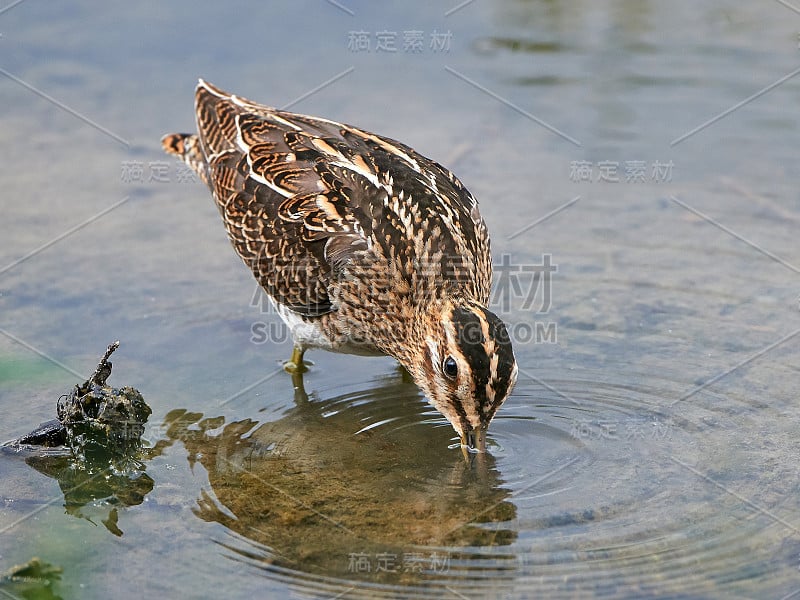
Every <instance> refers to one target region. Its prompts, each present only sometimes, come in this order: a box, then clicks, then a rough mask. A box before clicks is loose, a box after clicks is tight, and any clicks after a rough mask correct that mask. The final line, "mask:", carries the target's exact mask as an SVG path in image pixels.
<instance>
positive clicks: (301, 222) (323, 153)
mask: <svg viewBox="0 0 800 600" xmlns="http://www.w3.org/2000/svg"><path fill="white" fill-rule="evenodd" d="M196 112H197V125H198V132H199V142H200V147H201V150H202V153H203V155H204V156H205V159H206V160H205V162H206V164H207V180H208V181H209V186H210V187H211V189H212V192H213V194H214V197H215V199H216V201H217V204H218V207H219V209H220V212H221V213H222V217H223V220H224V221H225V225H226V227H227V230H228V234H229V236H230V239H231V241H232V242H233V245H234V247H235V248H236V251H237V252H238V254H239V255H240V256H241V257H242V259H243V260H244V261H245V263H247V264H248V266H250V268H251V269H252V270H253V272H254V274H255V275H256V278H257V279H258V281H259V283H260V284H261V285H262V286H264V288H265V289H266V290H267V292H268V293H269V294H270V295H271V296H273V297H274V298H275V299H276V300H277V301H278V302H280V303H281V304H284V305H287V306H288V307H290V308H292V309H293V310H295V311H296V312H299V313H301V314H307V315H319V314H323V313H325V312H328V311H330V310H332V309H333V308H334V303H335V300H334V298H333V296H334V295H335V294H334V293H333V291H332V286H335V282H336V278H337V277H339V276H340V275H341V272H342V270H343V269H345V268H346V266H347V264H348V261H349V260H350V259H351V258H352V257H353V256H354V255H355V254H356V253H360V252H361V253H363V252H365V251H368V250H370V249H371V248H372V246H373V245H378V246H380V248H377V249H376V250H379V251H380V252H379V253H380V254H382V255H383V256H389V255H391V254H393V253H394V252H396V251H397V249H398V248H399V249H401V251H402V249H403V248H405V249H406V250H407V251H408V252H410V253H411V254H413V255H414V256H413V257H412V258H413V259H414V260H416V261H419V260H424V259H425V258H426V257H431V256H433V257H434V260H436V261H437V262H438V264H436V265H433V267H434V268H436V269H437V270H441V269H442V268H452V265H449V263H450V262H453V261H456V260H457V259H458V261H460V262H461V263H466V264H462V267H463V268H459V267H458V266H457V267H456V269H455V270H456V273H455V275H454V276H455V279H456V280H457V283H459V284H463V285H471V286H477V288H478V289H477V293H478V295H479V296H486V297H487V298H488V293H489V292H488V290H489V286H490V284H491V281H490V277H491V265H490V264H489V265H485V264H484V265H480V268H479V267H478V266H476V263H477V262H479V261H484V262H485V261H487V260H490V259H489V258H488V256H489V253H488V234H487V233H486V228H485V225H484V223H483V220H482V219H481V217H480V214H479V213H478V210H477V203H476V202H475V200H474V198H473V197H472V196H471V195H470V194H469V192H468V191H467V190H466V189H465V188H464V186H463V185H462V184H461V182H460V181H458V179H456V178H455V176H454V175H453V174H452V173H450V172H449V171H447V170H446V169H444V168H443V167H441V166H440V165H438V164H437V163H435V162H433V161H430V160H428V159H426V158H425V157H423V156H421V155H419V154H417V153H416V152H414V151H413V150H412V149H411V148H409V147H407V146H405V145H403V144H401V143H399V142H396V141H394V140H390V139H388V138H384V137H380V136H377V135H374V134H371V133H369V132H366V131H363V130H360V129H357V128H354V127H351V126H348V125H343V124H340V123H336V122H333V121H328V120H325V119H319V118H315V117H308V116H304V115H297V114H294V113H289V112H286V111H280V110H276V109H271V108H268V107H265V106H263V105H260V104H256V103H254V102H251V101H249V100H246V99H244V98H240V97H238V96H234V95H230V94H227V93H226V92H223V91H222V90H220V89H218V88H216V87H214V86H212V85H210V84H208V83H206V82H203V81H202V80H201V81H200V83H199V85H198V87H197V92H196ZM378 228H380V231H374V229H378ZM453 231H457V232H461V233H460V234H459V235H452V233H453ZM421 235H422V236H423V237H425V236H427V239H420V236H421ZM426 248H427V250H426ZM408 258H409V256H406V257H405V259H408ZM476 273H477V274H481V273H483V274H487V273H488V275H486V276H484V277H476Z"/></svg>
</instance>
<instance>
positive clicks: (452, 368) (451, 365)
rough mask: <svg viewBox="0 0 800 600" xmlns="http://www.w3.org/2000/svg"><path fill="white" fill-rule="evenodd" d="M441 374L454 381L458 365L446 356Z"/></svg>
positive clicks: (450, 357)
mask: <svg viewBox="0 0 800 600" xmlns="http://www.w3.org/2000/svg"><path fill="white" fill-rule="evenodd" d="M442 373H444V374H445V376H447V377H449V378H450V379H455V378H456V376H457V375H458V363H456V359H455V358H453V357H452V356H448V357H447V358H445V359H444V362H443V363H442Z"/></svg>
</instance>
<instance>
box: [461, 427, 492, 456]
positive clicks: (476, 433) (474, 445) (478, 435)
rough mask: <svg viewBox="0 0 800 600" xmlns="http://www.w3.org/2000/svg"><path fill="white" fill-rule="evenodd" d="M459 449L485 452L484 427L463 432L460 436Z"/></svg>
mask: <svg viewBox="0 0 800 600" xmlns="http://www.w3.org/2000/svg"><path fill="white" fill-rule="evenodd" d="M461 447H462V448H465V449H466V450H468V451H469V452H486V427H479V428H478V429H470V430H469V431H467V432H465V433H464V434H463V435H462V436H461Z"/></svg>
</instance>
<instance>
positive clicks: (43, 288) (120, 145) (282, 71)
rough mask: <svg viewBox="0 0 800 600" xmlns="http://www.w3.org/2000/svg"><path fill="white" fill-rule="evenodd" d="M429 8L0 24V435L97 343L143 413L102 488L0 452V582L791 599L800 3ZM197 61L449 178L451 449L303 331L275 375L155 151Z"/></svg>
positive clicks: (387, 365) (183, 120)
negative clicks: (476, 385)
mask: <svg viewBox="0 0 800 600" xmlns="http://www.w3.org/2000/svg"><path fill="white" fill-rule="evenodd" d="M457 6H458V4H457V3H453V4H452V5H451V4H446V3H445V4H436V5H433V6H429V5H426V6H425V7H422V6H421V5H420V6H416V7H405V6H400V5H397V6H384V5H382V6H381V7H377V6H372V5H371V4H368V3H357V2H342V3H341V6H337V5H336V3H327V2H295V3H283V4H277V5H270V6H269V7H266V6H265V7H264V8H257V7H254V6H251V5H249V4H246V3H233V4H228V5H226V6H225V7H199V6H196V5H195V4H190V3H187V2H178V3H170V4H168V5H167V4H158V3H148V2H145V3H138V4H130V3H121V2H113V3H110V4H107V5H105V6H104V10H102V11H98V10H97V8H96V7H95V6H94V5H92V4H90V3H84V2H73V3H70V4H65V5H59V6H49V5H47V6H45V5H43V4H40V3H36V2H22V3H19V4H18V5H16V6H13V8H9V9H8V10H6V11H4V12H0V33H2V37H0V45H2V46H1V49H2V50H3V53H2V56H3V59H2V64H0V68H2V69H3V71H2V72H0V90H2V97H3V100H4V102H3V107H4V110H3V112H2V114H1V115H0V119H2V126H0V146H2V147H3V148H4V153H3V157H4V160H3V163H2V166H0V176H1V177H2V183H3V194H2V196H0V206H2V209H3V218H2V220H1V221H0V235H2V243H0V382H2V385H0V407H2V415H3V419H2V421H0V439H3V440H5V439H10V438H14V437H16V436H19V435H22V434H24V433H27V432H28V431H29V430H30V429H32V428H33V427H34V426H35V425H37V424H38V423H39V422H40V421H44V420H47V419H50V418H52V417H53V415H54V410H55V402H56V399H57V398H58V396H59V395H61V394H63V393H65V392H67V391H68V390H69V389H70V387H71V386H72V385H73V384H75V383H78V382H79V381H80V380H82V379H81V377H83V378H85V377H86V375H88V374H89V373H90V372H91V370H92V369H93V368H94V365H95V364H96V360H97V356H99V354H101V353H102V350H103V349H104V348H105V347H106V345H107V344H108V343H109V342H111V341H113V340H114V339H120V340H121V341H122V346H121V347H120V349H119V350H118V352H117V353H116V354H115V357H114V362H115V367H114V373H113V375H112V378H111V382H112V383H114V384H116V385H134V386H135V387H137V388H139V389H140V390H141V392H142V394H143V395H144V397H145V399H146V400H147V401H148V402H149V403H150V405H151V406H152V408H153V416H152V417H151V419H150V423H149V425H148V430H147V433H146V437H147V439H148V442H149V445H150V446H151V448H152V449H151V451H150V453H149V455H148V458H146V460H145V465H144V467H145V470H144V472H143V473H141V474H139V476H137V477H135V478H132V479H129V480H127V481H123V480H103V481H91V482H88V483H87V482H85V480H79V479H75V478H74V477H71V476H70V473H69V471H65V470H64V469H63V468H61V466H60V463H58V462H57V460H56V462H53V460H55V459H53V460H50V461H49V462H45V463H42V462H41V461H40V462H38V463H37V462H36V461H35V460H33V461H32V460H30V457H28V460H27V461H26V460H25V458H26V457H24V456H15V455H0V472H2V478H1V479H0V499H1V500H2V504H0V566H1V567H2V568H1V569H0V570H5V569H6V568H8V567H10V566H11V565H14V564H19V563H22V562H25V561H27V560H28V559H30V558H31V557H32V556H39V557H40V558H41V559H43V560H46V561H48V562H49V563H52V564H55V565H58V566H61V567H62V568H63V569H64V571H63V574H62V578H61V581H60V582H59V583H58V584H56V585H57V587H56V588H55V591H56V593H57V594H60V595H61V596H62V597H65V598H67V597H119V598H127V597H137V598H138V597H141V596H143V595H164V596H166V597H177V596H180V597H197V598H201V597H207V596H208V593H209V590H219V591H220V593H223V592H224V595H226V596H229V597H240V596H245V595H252V594H256V593H258V594H260V595H262V596H263V595H270V594H272V595H275V596H280V597H284V596H286V595H287V594H288V593H292V594H294V595H297V596H300V597H314V598H329V597H336V596H339V597H376V596H379V597H386V598H390V597H430V596H432V597H455V598H458V597H492V596H496V597H511V598H523V597H554V598H557V597H591V598H594V597H615V598H618V597H619V598H642V597H652V596H659V597H674V598H731V597H759V598H788V597H793V596H794V595H795V594H798V593H800V592H799V591H798V590H800V569H799V567H800V504H798V497H800V496H799V495H798V493H797V491H798V490H797V488H798V484H800V476H798V469H797V456H798V451H799V450H800V448H798V441H797V440H798V436H797V431H798V425H800V423H799V422H798V413H797V411H796V410H795V405H796V400H797V399H796V391H797V389H798V387H797V382H798V375H800V373H798V364H800V361H798V358H800V350H799V349H798V348H800V347H799V346H798V344H800V333H797V332H798V331H800V315H799V314H798V297H799V296H800V294H799V293H798V291H799V286H798V282H799V281H800V279H799V277H800V252H799V251H798V244H797V241H796V240H797V230H798V226H799V225H800V199H799V198H798V194H797V191H796V189H795V188H796V186H795V185H793V183H794V178H793V177H792V176H791V174H792V173H794V172H795V171H796V164H795V163H796V148H797V140H798V133H799V131H798V115H797V109H796V105H797V97H798V93H799V92H800V78H798V77H795V74H796V70H797V69H798V67H800V62H799V58H800V54H798V49H797V31H798V30H800V14H797V13H796V12H794V11H792V10H791V9H790V8H789V7H787V6H785V5H784V4H783V3H780V2H771V3H770V2H767V3H759V4H757V5H756V4H752V5H749V4H747V5H746V4H743V3H738V4H737V3H726V2H721V1H713V2H705V3H703V5H702V6H698V5H697V3H691V2H684V1H681V2H677V3H668V4H667V3H656V2H627V1H622V0H620V1H612V0H607V1H603V2H571V3H567V2H557V1H540V2H530V1H503V2H491V3H490V2H481V1H475V2H471V3H466V4H464V5H463V6H462V7H461V8H459V9H458V10H454V9H455V8H456V7H457ZM350 13H352V14H350ZM392 34H394V35H392ZM365 38H366V40H367V41H368V42H369V50H365V49H359V48H360V46H358V45H356V42H355V41H354V40H359V39H360V40H362V41H361V42H360V43H362V44H363V43H364V41H363V40H364V39H365ZM379 39H380V40H382V42H383V44H384V47H385V46H386V44H389V47H391V43H390V40H393V42H394V47H395V49H396V51H395V52H390V51H385V50H380V51H379V50H378V49H377V47H376V45H377V43H378V41H379ZM420 39H421V46H420V45H419V43H420ZM198 76H202V77H204V78H206V79H208V80H209V81H211V82H214V83H215V84H217V85H220V86H222V87H224V88H227V89H230V90H232V91H235V92H237V93H240V94H242V95H244V96H247V97H250V98H253V99H256V100H259V101H262V102H265V103H272V104H274V105H277V106H284V105H288V104H291V105H292V109H293V110H296V111H299V112H304V113H309V114H316V115H321V116H326V117H329V118H333V119H337V120H340V121H344V122H350V123H354V124H357V125H359V126H361V127H364V128H366V129H370V130H373V131H376V132H379V133H383V134H385V135H388V136H391V137H395V138H398V139H401V140H403V141H404V142H406V143H408V144H409V145H411V146H413V147H414V148H416V149H417V150H419V151H421V152H423V153H424V154H426V155H428V156H431V157H433V158H435V159H437V160H439V161H440V162H442V163H444V164H445V165H447V166H449V167H451V168H452V169H453V170H454V171H455V172H456V173H457V174H458V175H459V176H460V177H461V179H462V180H463V181H464V182H465V184H466V185H467V186H468V187H469V188H470V190H471V191H472V192H473V193H474V194H475V195H476V196H477V197H478V199H479V201H480V202H481V209H482V212H483V214H484V216H485V218H486V221H487V222H488V224H489V227H490V231H491V233H492V247H493V251H494V254H495V262H496V263H497V264H498V265H506V266H507V270H506V271H504V273H505V274H506V277H507V278H506V279H500V278H498V281H497V283H498V288H497V290H496V294H495V297H494V308H495V310H497V311H498V312H499V313H501V314H502V316H503V318H504V319H505V320H506V321H507V322H508V323H509V325H510V327H511V329H512V331H513V332H514V335H515V336H516V338H515V340H516V344H515V350H516V353H517V357H518V361H519V364H520V368H521V375H520V382H519V384H518V386H517V388H516V390H515V392H514V394H513V395H512V396H511V398H510V399H509V400H508V402H507V403H506V405H505V406H504V408H503V409H502V411H501V412H500V413H499V415H498V416H497V418H496V420H495V421H494V423H493V425H492V430H491V435H490V450H491V453H490V455H488V456H486V457H484V460H477V461H473V462H472V463H466V462H465V461H464V460H463V458H462V456H461V453H460V451H459V450H458V449H456V448H452V447H450V446H451V445H452V442H453V432H452V431H451V430H450V428H449V427H448V426H447V424H446V423H445V422H444V420H443V419H442V418H441V417H439V416H438V415H437V413H436V412H435V411H433V410H432V409H430V407H428V406H427V405H426V404H425V401H424V398H423V397H422V396H421V395H420V393H419V391H418V390H417V388H416V387H415V386H414V385H412V384H410V383H408V382H407V381H405V380H404V379H403V376H402V374H401V372H400V371H399V370H398V369H397V367H396V365H395V364H394V363H393V362H392V361H391V360H389V359H384V358H354V357H347V356H337V355H332V354H325V353H321V352H317V353H309V358H310V359H311V360H313V361H314V363H315V364H314V366H313V368H312V370H311V372H310V373H308V375H307V376H306V378H305V382H304V387H305V392H306V393H305V394H304V393H301V392H299V391H298V390H296V389H295V387H294V385H293V382H292V380H291V378H290V377H289V376H288V375H286V374H285V373H283V372H282V371H281V370H280V368H279V367H280V363H281V361H282V360H284V359H285V358H287V357H288V355H289V352H290V349H291V344H290V341H289V340H288V339H287V337H286V335H285V330H283V329H282V328H281V327H280V326H279V322H278V318H277V316H276V315H275V314H273V313H272V312H271V311H270V310H269V309H268V308H266V305H265V303H263V302H262V300H263V298H262V297H261V296H259V294H258V293H257V290H256V287H255V285H254V283H253V281H252V280H251V276H250V274H249V273H248V272H247V270H246V269H245V268H244V267H243V266H242V265H241V263H240V261H239V260H238V258H236V257H235V255H234V254H233V252H232V250H231V248H230V246H229V244H228V242H227V240H226V238H225V233H224V228H223V227H222V225H221V223H220V222H219V216H218V214H217V213H216V209H215V208H214V206H213V204H212V202H211V199H210V197H209V194H208V193H207V191H206V190H204V189H203V188H202V187H201V186H200V185H199V184H197V183H194V182H192V181H190V180H189V178H187V176H186V173H185V172H181V171H180V170H179V168H178V166H177V165H176V164H175V163H173V162H172V161H170V160H169V159H167V158H166V157H164V156H162V155H161V153H160V150H159V143H158V140H159V138H160V136H161V135H162V134H164V133H167V132H172V131H189V130H191V129H192V128H193V116H192V91H193V87H194V85H195V81H196V78H197V77H198ZM323 84H324V85H323ZM548 215H549V216H548ZM545 256H548V257H549V258H547V259H545ZM545 260H549V261H550V264H552V265H556V266H557V271H555V272H554V273H552V279H551V281H550V285H549V287H548V290H547V291H548V294H547V295H546V298H545V293H544V289H543V288H541V287H540V288H538V293H537V294H534V293H533V291H534V290H536V288H534V287H533V278H532V271H530V270H528V271H524V270H523V267H525V268H534V269H535V268H537V267H538V268H541V266H542V265H544V264H545V263H544V261H545ZM264 332H266V333H268V334H269V335H268V336H267V337H268V339H264V336H263V335H262V334H263V333H264ZM537 332H538V334H539V335H538V338H537ZM795 334H796V335H795ZM145 477H146V478H145ZM0 589H3V588H0ZM6 589H9V590H10V591H9V593H13V592H14V590H13V589H11V588H6Z"/></svg>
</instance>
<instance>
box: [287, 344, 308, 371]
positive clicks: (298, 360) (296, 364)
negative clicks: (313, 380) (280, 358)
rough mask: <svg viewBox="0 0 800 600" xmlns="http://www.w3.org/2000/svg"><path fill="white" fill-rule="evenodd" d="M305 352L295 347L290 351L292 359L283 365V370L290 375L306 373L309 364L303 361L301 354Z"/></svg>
mask: <svg viewBox="0 0 800 600" xmlns="http://www.w3.org/2000/svg"><path fill="white" fill-rule="evenodd" d="M304 352H305V350H303V349H302V348H298V347H297V346H295V348H294V350H292V357H291V358H290V359H289V360H287V361H286V362H285V363H283V370H284V371H286V372H287V373H291V374H292V375H299V374H301V373H305V372H306V371H308V365H310V364H311V363H308V362H305V361H303V353H304Z"/></svg>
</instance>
